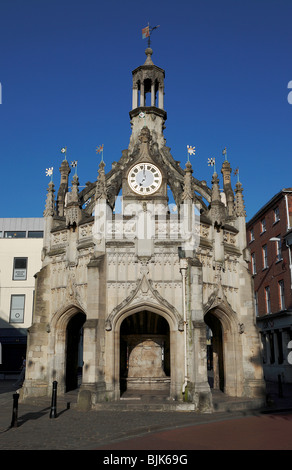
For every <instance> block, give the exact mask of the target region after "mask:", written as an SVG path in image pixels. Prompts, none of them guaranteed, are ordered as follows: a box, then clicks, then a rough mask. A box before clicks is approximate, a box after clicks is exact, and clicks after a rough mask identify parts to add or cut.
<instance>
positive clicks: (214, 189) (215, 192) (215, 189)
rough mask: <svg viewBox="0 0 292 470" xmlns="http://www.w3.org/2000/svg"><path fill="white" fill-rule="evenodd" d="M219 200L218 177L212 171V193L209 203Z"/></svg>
mask: <svg viewBox="0 0 292 470" xmlns="http://www.w3.org/2000/svg"><path fill="white" fill-rule="evenodd" d="M217 201H219V202H221V197H220V190H219V178H218V175H217V173H215V172H214V173H213V176H212V195H211V203H213V202H217Z"/></svg>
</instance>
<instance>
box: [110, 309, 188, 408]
mask: <svg viewBox="0 0 292 470" xmlns="http://www.w3.org/2000/svg"><path fill="white" fill-rule="evenodd" d="M141 312H148V313H149V314H150V315H151V314H153V315H155V316H157V317H162V320H163V321H164V322H165V324H167V327H168V331H167V332H166V331H165V336H168V338H167V339H166V341H168V343H167V347H168V348H169V352H168V351H167V354H169V364H168V370H167V372H169V371H170V374H169V380H166V381H165V383H169V385H168V386H169V394H170V396H171V397H172V398H175V399H176V398H177V396H178V394H179V393H180V389H181V384H182V382H183V376H182V373H181V368H180V367H179V364H180V362H181V360H183V358H182V354H183V348H184V346H183V344H184V343H183V332H182V331H180V330H179V329H178V323H177V319H176V317H175V315H174V314H173V312H172V311H171V310H169V309H167V308H166V307H165V306H163V305H157V304H154V303H151V302H147V301H144V302H137V303H135V305H132V306H129V305H128V306H127V307H125V308H124V309H122V310H120V311H117V312H116V313H115V315H114V316H113V317H112V322H111V328H110V329H107V336H106V340H107V344H108V346H109V347H110V348H111V350H112V352H113V354H112V355H111V359H112V361H111V364H109V363H108V369H107V373H106V375H107V380H106V381H107V382H113V386H114V388H115V397H116V399H119V397H120V394H121V388H120V379H121V327H122V324H123V322H124V321H125V320H126V321H127V319H129V318H130V317H131V316H132V317H133V316H134V315H136V314H137V315H136V318H137V317H138V316H139V314H140V313H141ZM153 315H152V316H153ZM142 336H143V335H142ZM146 336H149V335H146ZM153 338H154V335H153V336H152V338H151V340H153ZM142 339H144V338H142ZM160 339H161V338H160ZM137 343H139V341H137ZM160 345H161V343H160ZM149 382H150V380H149Z"/></svg>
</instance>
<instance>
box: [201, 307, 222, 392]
mask: <svg viewBox="0 0 292 470" xmlns="http://www.w3.org/2000/svg"><path fill="white" fill-rule="evenodd" d="M205 323H206V324H207V325H208V327H209V328H210V330H211V331H209V335H208V336H209V338H208V339H207V340H209V344H207V367H208V379H209V385H210V387H211V388H213V389H215V390H221V391H222V392H224V385H225V380H224V358H223V333H222V325H221V322H220V320H219V319H218V318H217V317H216V316H215V315H214V314H212V312H208V313H207V314H206V315H205Z"/></svg>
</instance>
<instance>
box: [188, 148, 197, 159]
mask: <svg viewBox="0 0 292 470" xmlns="http://www.w3.org/2000/svg"><path fill="white" fill-rule="evenodd" d="M187 148H188V162H189V161H190V155H195V152H196V147H192V146H191V145H187Z"/></svg>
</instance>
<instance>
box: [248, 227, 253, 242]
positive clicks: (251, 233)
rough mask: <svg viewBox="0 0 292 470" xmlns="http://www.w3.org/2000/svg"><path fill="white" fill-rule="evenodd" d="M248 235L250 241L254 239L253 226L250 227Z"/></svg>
mask: <svg viewBox="0 0 292 470" xmlns="http://www.w3.org/2000/svg"><path fill="white" fill-rule="evenodd" d="M249 235H250V242H253V241H254V231H253V228H251V229H250V231H249Z"/></svg>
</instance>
